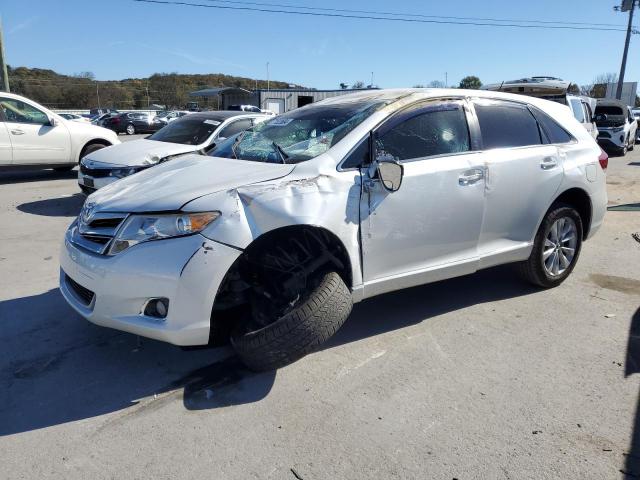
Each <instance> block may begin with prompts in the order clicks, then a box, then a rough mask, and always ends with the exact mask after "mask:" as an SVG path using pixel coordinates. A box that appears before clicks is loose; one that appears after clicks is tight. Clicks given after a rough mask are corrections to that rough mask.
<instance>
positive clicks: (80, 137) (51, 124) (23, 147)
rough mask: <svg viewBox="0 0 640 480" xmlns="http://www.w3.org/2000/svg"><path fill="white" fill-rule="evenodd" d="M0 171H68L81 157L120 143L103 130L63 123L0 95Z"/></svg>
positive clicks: (13, 97)
mask: <svg viewBox="0 0 640 480" xmlns="http://www.w3.org/2000/svg"><path fill="white" fill-rule="evenodd" d="M0 123H1V125H0V167H1V168H3V169H16V168H28V169H39V168H53V169H54V170H57V171H67V170H71V169H72V168H73V167H75V166H76V165H77V164H78V161H79V160H80V159H81V158H82V157H84V156H85V155H87V154H89V153H91V152H95V151H96V150H98V149H101V148H104V147H106V146H109V145H113V144H116V143H120V141H119V140H118V137H117V136H116V135H115V134H114V133H113V132H110V131H109V130H107V129H105V128H99V127H95V126H93V125H90V124H88V123H85V122H76V121H71V120H67V119H65V118H63V117H61V116H60V115H57V114H55V113H53V112H52V111H51V110H48V109H47V108H45V107H43V106H42V105H39V104H38V103H36V102H34V101H32V100H29V99H28V98H25V97H22V96H20V95H15V94H12V93H5V92H0Z"/></svg>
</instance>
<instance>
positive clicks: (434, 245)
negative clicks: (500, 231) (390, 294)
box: [361, 101, 484, 296]
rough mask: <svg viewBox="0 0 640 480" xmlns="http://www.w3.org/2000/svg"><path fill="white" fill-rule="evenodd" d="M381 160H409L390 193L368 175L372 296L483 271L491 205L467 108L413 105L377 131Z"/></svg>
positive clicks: (367, 266)
mask: <svg viewBox="0 0 640 480" xmlns="http://www.w3.org/2000/svg"><path fill="white" fill-rule="evenodd" d="M372 145H373V150H374V153H373V158H374V165H375V163H376V162H383V161H396V162H399V163H400V164H402V165H403V168H404V175H403V179H402V184H401V186H400V188H399V190H397V191H395V192H393V193H390V192H388V191H386V190H385V189H384V188H383V186H382V184H381V182H380V181H379V180H378V179H376V178H375V176H376V175H375V173H374V169H373V168H371V169H369V171H368V173H365V178H364V181H363V184H364V192H363V196H362V204H361V237H362V238H361V241H362V251H363V276H364V282H365V291H364V294H365V296H372V295H376V294H378V293H383V292H385V291H390V290H395V289H399V288H405V287H407V286H411V285H417V284H421V283H426V282H429V281H434V280H438V279H441V278H447V277H451V276H456V275H462V274H464V273H471V272H473V271H475V269H476V264H477V256H478V255H477V244H478V238H479V236H480V229H481V225H482V214H483V208H484V167H483V166H482V165H481V164H479V163H478V162H477V161H476V159H477V158H478V157H479V155H478V154H477V153H475V152H473V151H471V140H470V135H469V128H468V123H467V114H466V107H465V104H464V103H463V102H462V101H447V102H443V101H438V102H429V103H426V104H425V103H423V104H420V105H416V106H413V107H410V108H409V109H407V110H405V111H402V112H400V113H399V114H396V115H394V116H393V117H392V118H390V119H389V120H388V121H387V122H386V123H385V124H383V125H382V126H381V127H380V128H379V129H378V130H377V131H376V132H374V133H373V137H372Z"/></svg>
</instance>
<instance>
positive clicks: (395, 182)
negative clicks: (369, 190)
mask: <svg viewBox="0 0 640 480" xmlns="http://www.w3.org/2000/svg"><path fill="white" fill-rule="evenodd" d="M376 169H377V172H378V178H379V179H380V181H381V182H382V186H383V187H384V189H385V190H386V191H388V192H397V191H398V190H399V189H400V185H402V177H403V176H404V166H403V165H402V164H400V163H398V162H378V165H377V167H376Z"/></svg>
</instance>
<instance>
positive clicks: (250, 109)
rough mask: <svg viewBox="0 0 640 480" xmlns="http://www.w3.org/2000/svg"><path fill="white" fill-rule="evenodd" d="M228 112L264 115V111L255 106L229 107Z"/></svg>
mask: <svg viewBox="0 0 640 480" xmlns="http://www.w3.org/2000/svg"><path fill="white" fill-rule="evenodd" d="M227 110H233V111H239V112H255V113H262V110H260V109H259V108H258V107H256V106H254V105H229V108H227Z"/></svg>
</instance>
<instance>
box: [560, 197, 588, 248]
mask: <svg viewBox="0 0 640 480" xmlns="http://www.w3.org/2000/svg"><path fill="white" fill-rule="evenodd" d="M558 203H564V204H566V205H571V206H572V207H573V208H575V209H576V211H577V212H578V214H579V215H580V219H581V220H582V239H583V240H584V239H585V238H587V235H589V230H590V229H591V199H590V198H589V194H588V193H587V192H585V191H584V190H582V189H581V188H571V189H569V190H567V191H565V192H563V193H562V194H561V195H560V196H559V197H558V198H556V199H555V201H554V202H553V204H554V205H555V204H558Z"/></svg>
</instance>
